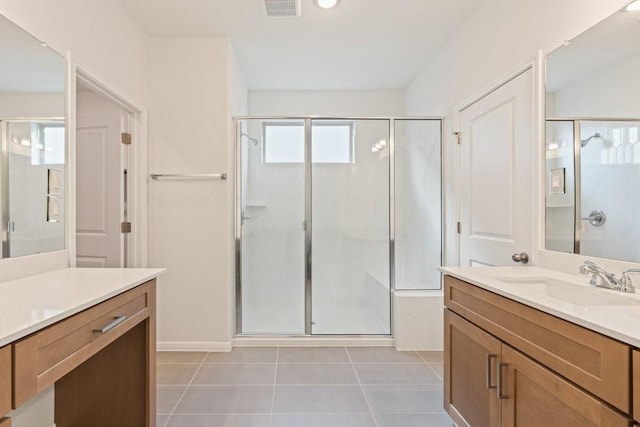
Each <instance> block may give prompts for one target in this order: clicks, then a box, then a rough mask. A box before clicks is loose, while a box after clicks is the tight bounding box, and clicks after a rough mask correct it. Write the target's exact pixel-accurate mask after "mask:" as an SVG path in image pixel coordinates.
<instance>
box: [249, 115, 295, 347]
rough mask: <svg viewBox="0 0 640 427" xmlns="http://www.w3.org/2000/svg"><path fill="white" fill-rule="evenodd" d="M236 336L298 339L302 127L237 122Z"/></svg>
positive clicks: (278, 122)
mask: <svg viewBox="0 0 640 427" xmlns="http://www.w3.org/2000/svg"><path fill="white" fill-rule="evenodd" d="M237 131H238V134H239V135H238V139H239V150H238V158H239V169H240V183H241V184H240V185H241V188H240V192H239V193H240V195H239V197H240V198H241V200H239V203H238V206H239V207H240V209H241V217H240V219H239V220H240V224H239V225H240V229H241V233H240V236H241V251H240V264H241V269H240V274H241V281H242V286H241V293H240V295H239V296H240V299H241V304H240V307H239V308H240V316H239V319H240V320H239V328H238V332H239V333H243V334H282V335H287V334H294V335H301V334H304V333H305V289H304V282H305V268H304V266H305V261H304V253H305V231H304V218H305V167H304V152H305V151H304V121H303V120H262V119H247V120H241V121H239V122H238V130H237Z"/></svg>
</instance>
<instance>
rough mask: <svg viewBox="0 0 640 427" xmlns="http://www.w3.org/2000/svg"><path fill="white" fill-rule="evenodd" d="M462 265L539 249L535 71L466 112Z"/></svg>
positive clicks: (502, 260) (507, 261) (499, 261)
mask: <svg viewBox="0 0 640 427" xmlns="http://www.w3.org/2000/svg"><path fill="white" fill-rule="evenodd" d="M460 131H461V135H460V138H461V142H460V204H459V209H460V212H459V219H460V227H461V228H460V246H459V251H460V265H461V266H474V265H515V264H514V261H513V260H512V255H513V254H519V253H521V252H525V253H527V254H529V255H530V254H531V253H532V248H533V197H534V195H533V181H534V174H533V170H534V159H535V156H534V154H535V150H534V138H533V71H532V70H531V69H529V70H527V71H525V72H524V73H522V74H520V75H519V76H518V77H516V78H514V79H513V80H511V81H509V82H508V83H506V84H505V85H503V86H501V87H500V88H498V89H496V90H494V91H492V92H491V93H489V94H488V95H486V96H484V97H483V98H481V99H480V100H478V101H477V102H475V103H473V104H472V105H470V106H469V107H467V108H465V109H464V110H462V111H461V112H460Z"/></svg>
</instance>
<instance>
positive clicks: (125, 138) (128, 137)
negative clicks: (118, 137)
mask: <svg viewBox="0 0 640 427" xmlns="http://www.w3.org/2000/svg"><path fill="white" fill-rule="evenodd" d="M122 143H123V144H124V145H131V134H130V133H129V132H122Z"/></svg>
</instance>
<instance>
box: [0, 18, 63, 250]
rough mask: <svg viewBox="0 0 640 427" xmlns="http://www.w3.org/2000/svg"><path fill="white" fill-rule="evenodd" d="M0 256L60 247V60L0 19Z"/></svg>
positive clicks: (61, 203) (19, 29) (61, 238)
mask: <svg viewBox="0 0 640 427" xmlns="http://www.w3.org/2000/svg"><path fill="white" fill-rule="evenodd" d="M0 52H1V53H2V55H3V57H5V58H11V60H10V61H8V60H7V61H3V65H2V71H1V72H0V126H1V132H0V143H1V145H2V150H1V155H0V208H1V210H0V212H1V216H2V218H1V219H2V246H1V249H0V257H2V258H8V257H15V256H23V255H33V254H37V253H42V252H49V251H56V250H61V249H64V248H65V217H66V215H65V206H66V200H65V181H66V166H65V163H66V161H65V159H66V132H65V118H64V113H65V60H64V58H63V57H62V56H60V55H58V54H57V53H56V52H54V51H53V50H51V49H49V48H47V47H46V46H44V45H43V43H42V42H40V41H39V40H37V39H36V38H34V37H32V36H31V35H30V34H29V33H27V32H25V31H24V30H22V29H21V28H19V27H18V26H16V25H15V24H13V23H12V22H10V21H9V20H7V19H6V18H4V17H2V16H0Z"/></svg>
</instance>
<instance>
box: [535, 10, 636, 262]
mask: <svg viewBox="0 0 640 427" xmlns="http://www.w3.org/2000/svg"><path fill="white" fill-rule="evenodd" d="M639 72H640V1H635V2H633V3H631V4H629V5H628V6H627V7H625V8H623V9H621V10H620V11H618V12H616V13H614V14H613V15H611V16H610V17H608V18H607V19H605V20H603V21H601V22H600V23H598V24H597V25H595V26H593V27H592V28H590V29H589V30H587V31H585V32H584V33H582V34H580V35H579V36H577V37H576V38H575V39H573V40H571V41H569V42H567V43H566V44H565V45H564V46H562V47H560V48H558V49H556V50H555V51H553V52H551V53H550V54H549V55H548V56H547V58H546V185H545V201H546V205H545V224H546V227H545V230H546V234H545V238H546V239H545V240H546V249H548V250H554V251H562V252H569V253H579V254H582V255H587V256H595V257H602V258H610V259H618V260H624V261H633V262H640V221H638V215H639V213H640V140H639V139H640V98H639V97H638V94H639V93H640V79H638V73H639Z"/></svg>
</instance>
